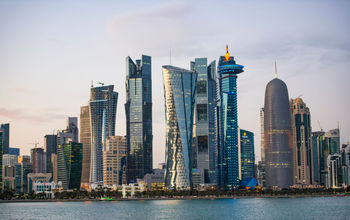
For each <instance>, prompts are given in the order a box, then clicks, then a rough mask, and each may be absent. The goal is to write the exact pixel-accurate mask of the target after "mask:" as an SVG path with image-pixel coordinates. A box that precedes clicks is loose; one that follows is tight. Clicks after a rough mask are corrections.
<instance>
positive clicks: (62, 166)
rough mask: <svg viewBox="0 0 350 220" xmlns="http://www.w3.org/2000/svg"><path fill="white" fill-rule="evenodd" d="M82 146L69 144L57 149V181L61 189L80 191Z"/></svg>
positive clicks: (59, 146)
mask: <svg viewBox="0 0 350 220" xmlns="http://www.w3.org/2000/svg"><path fill="white" fill-rule="evenodd" d="M82 159H83V145H82V144H81V143H75V142H69V143H65V144H63V145H58V148H57V180H58V181H61V182H62V187H63V189H65V190H67V189H80V181H81V171H82Z"/></svg>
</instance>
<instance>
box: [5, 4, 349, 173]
mask: <svg viewBox="0 0 350 220" xmlns="http://www.w3.org/2000/svg"><path fill="white" fill-rule="evenodd" d="M349 11H350V1H346V0H337V1H325V0H320V1H313V0H309V1H287V0H281V1H254V0H250V1H225V0H222V1H192V0H187V1H154V0H149V1H132V2H129V1H89V0H87V1H34V0H33V1H24V0H23V1H16V0H14V1H0V83H1V86H0V123H10V130H11V131H10V147H20V148H21V154H29V152H30V148H33V147H34V144H33V143H35V142H39V146H43V144H44V136H45V135H46V134H52V133H55V132H56V131H57V130H59V129H64V128H65V126H66V118H67V117H68V116H71V117H79V113H80V107H81V106H84V105H86V104H87V103H88V100H89V95H90V86H91V82H92V81H93V82H95V83H96V82H103V83H105V84H113V85H115V90H116V91H117V92H119V99H118V105H117V121H116V135H125V127H126V126H125V111H124V104H125V76H126V67H125V66H126V64H125V57H127V56H130V57H131V58H132V59H133V60H135V59H140V58H141V55H142V54H145V55H149V56H152V87H153V135H154V144H153V158H154V159H153V165H154V166H156V165H157V164H158V163H160V162H164V159H165V116H164V104H165V103H164V91H163V79H162V72H161V66H162V65H166V64H169V63H170V50H171V64H172V65H174V66H178V67H182V68H187V69H189V68H190V61H192V60H194V59H195V58H199V57H207V58H208V64H209V63H210V62H211V61H212V60H218V58H219V56H222V55H224V54H225V52H226V51H225V46H226V44H228V46H229V52H230V54H231V55H232V56H234V58H235V60H236V62H237V63H238V64H241V65H244V66H245V68H244V69H245V72H244V73H242V74H240V75H239V77H238V124H239V126H240V127H241V128H243V129H246V130H250V131H252V132H254V134H255V155H256V161H258V160H260V116H259V111H260V108H261V107H263V105H264V94H265V87H266V85H267V83H268V82H269V81H270V80H272V79H273V78H274V62H275V61H277V69H278V78H280V79H282V80H283V81H284V82H285V83H286V84H287V86H288V92H289V97H290V98H296V97H298V96H301V98H302V99H303V100H304V102H305V103H306V105H307V106H308V107H309V108H310V111H311V121H312V128H313V131H317V130H320V129H321V128H322V129H323V130H325V131H327V130H330V129H333V128H336V127H337V126H338V122H339V127H340V135H341V143H347V142H349V141H350V113H349V112H350V111H349V110H350V86H349V83H350V71H349V70H350V37H349V36H350V13H349Z"/></svg>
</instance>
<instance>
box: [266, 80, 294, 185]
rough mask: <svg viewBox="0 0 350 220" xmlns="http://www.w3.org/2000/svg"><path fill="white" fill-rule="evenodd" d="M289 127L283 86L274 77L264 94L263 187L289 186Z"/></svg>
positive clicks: (290, 164) (290, 168) (291, 156)
mask: <svg viewBox="0 0 350 220" xmlns="http://www.w3.org/2000/svg"><path fill="white" fill-rule="evenodd" d="M292 143H293V139H292V126H291V115H290V106H289V97H288V89H287V86H286V84H285V83H284V82H283V81H282V80H280V79H278V78H277V77H276V78H275V79H273V80H271V81H270V82H269V83H268V84H267V86H266V90H265V106H264V149H265V180H266V187H268V188H273V189H282V188H289V187H290V186H292V185H293V151H292Z"/></svg>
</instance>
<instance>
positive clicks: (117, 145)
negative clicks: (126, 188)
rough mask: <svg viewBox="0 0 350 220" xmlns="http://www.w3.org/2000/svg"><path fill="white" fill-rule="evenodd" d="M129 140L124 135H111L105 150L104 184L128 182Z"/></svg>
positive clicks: (111, 184)
mask: <svg viewBox="0 0 350 220" xmlns="http://www.w3.org/2000/svg"><path fill="white" fill-rule="evenodd" d="M126 159H127V141H126V138H125V137H122V136H110V137H108V138H107V140H106V150H105V151H103V185H107V186H113V185H122V184H126Z"/></svg>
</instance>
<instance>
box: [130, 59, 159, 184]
mask: <svg viewBox="0 0 350 220" xmlns="http://www.w3.org/2000/svg"><path fill="white" fill-rule="evenodd" d="M126 73H127V76H126V82H125V84H126V103H125V114H126V138H127V146H128V159H127V166H128V169H127V170H128V175H127V178H128V182H134V183H136V181H137V179H138V178H140V179H142V178H143V176H144V175H145V174H146V173H151V172H152V167H153V160H152V146H153V132H152V77H151V75H152V74H151V57H150V56H146V55H142V58H141V60H136V64H135V63H134V62H133V61H132V59H131V58H130V57H126Z"/></svg>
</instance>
